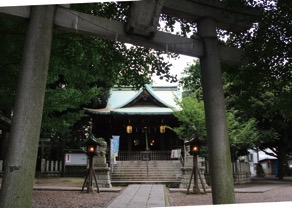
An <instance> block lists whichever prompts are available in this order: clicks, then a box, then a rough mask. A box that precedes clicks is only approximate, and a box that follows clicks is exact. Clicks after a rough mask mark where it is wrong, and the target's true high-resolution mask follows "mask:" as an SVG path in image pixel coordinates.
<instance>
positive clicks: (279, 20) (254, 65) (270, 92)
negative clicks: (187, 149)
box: [226, 0, 292, 179]
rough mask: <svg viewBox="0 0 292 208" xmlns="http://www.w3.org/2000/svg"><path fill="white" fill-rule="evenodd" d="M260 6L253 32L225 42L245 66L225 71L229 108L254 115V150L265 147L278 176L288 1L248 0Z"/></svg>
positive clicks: (286, 125) (286, 85) (286, 110)
mask: <svg viewBox="0 0 292 208" xmlns="http://www.w3.org/2000/svg"><path fill="white" fill-rule="evenodd" d="M249 3H250V4H254V5H256V6H259V7H260V8H261V13H260V15H259V17H258V23H257V24H255V27H254V29H253V30H252V31H249V32H247V33H242V34H231V36H230V40H229V43H230V44H232V45H236V46H238V47H241V48H242V49H244V50H245V56H246V58H247V59H248V60H249V64H248V65H246V66H244V67H241V68H238V67H237V68H236V67H230V66H229V67H228V68H227V70H226V74H228V75H227V76H226V78H227V79H228V82H229V83H230V84H229V90H230V91H229V92H230V93H232V94H233V95H234V96H233V99H232V100H229V101H230V103H229V105H232V106H236V108H237V109H240V111H242V112H245V116H246V117H250V116H252V117H255V118H256V120H257V123H258V129H259V130H260V135H261V140H260V141H259V143H258V145H259V147H260V148H261V149H262V150H264V149H265V148H270V149H272V150H273V151H274V154H273V156H276V157H277V158H278V160H279V163H278V164H279V167H278V170H279V178H280V179H282V178H283V176H284V164H285V158H287V155H288V153H289V152H290V151H291V142H290V139H289V138H290V137H291V136H292V135H291V130H290V129H291V110H292V109H291V96H289V95H291V83H292V82H291V81H292V79H291V78H292V76H291V75H292V73H291V57H292V50H291V48H292V47H291V43H292V36H291V24H292V16H291V14H292V13H291V11H292V10H291V8H292V7H291V1H288V0H281V1H267V0H266V1H249Z"/></svg>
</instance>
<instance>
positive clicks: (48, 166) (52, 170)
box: [41, 159, 63, 175]
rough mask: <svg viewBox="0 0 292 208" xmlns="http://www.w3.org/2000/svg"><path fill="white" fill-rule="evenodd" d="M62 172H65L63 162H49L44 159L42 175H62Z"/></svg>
mask: <svg viewBox="0 0 292 208" xmlns="http://www.w3.org/2000/svg"><path fill="white" fill-rule="evenodd" d="M62 170H63V163H62V161H49V160H45V159H42V162H41V174H48V175H54V174H56V175H59V174H61V173H62Z"/></svg>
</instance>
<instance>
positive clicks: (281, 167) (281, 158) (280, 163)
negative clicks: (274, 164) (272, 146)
mask: <svg viewBox="0 0 292 208" xmlns="http://www.w3.org/2000/svg"><path fill="white" fill-rule="evenodd" d="M285 155H286V149H285V146H284V145H283V144H282V142H280V145H279V149H278V178H279V180H283V179H284V175H285V165H284V164H285Z"/></svg>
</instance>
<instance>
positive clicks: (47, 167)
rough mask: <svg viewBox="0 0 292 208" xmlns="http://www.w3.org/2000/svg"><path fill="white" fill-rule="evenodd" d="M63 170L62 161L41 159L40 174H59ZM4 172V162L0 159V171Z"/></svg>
mask: <svg viewBox="0 0 292 208" xmlns="http://www.w3.org/2000/svg"><path fill="white" fill-rule="evenodd" d="M62 170H63V163H62V161H49V160H45V159H42V162H41V174H47V175H60V174H61V173H62ZM3 172H4V162H3V160H0V173H3Z"/></svg>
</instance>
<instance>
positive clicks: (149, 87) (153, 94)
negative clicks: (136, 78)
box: [145, 84, 173, 108]
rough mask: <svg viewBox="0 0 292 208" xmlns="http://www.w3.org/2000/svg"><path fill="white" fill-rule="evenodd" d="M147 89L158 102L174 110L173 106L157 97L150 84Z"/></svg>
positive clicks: (146, 86)
mask: <svg viewBox="0 0 292 208" xmlns="http://www.w3.org/2000/svg"><path fill="white" fill-rule="evenodd" d="M145 89H146V90H147V91H148V92H149V94H150V95H152V96H153V97H154V98H155V99H156V100H157V101H158V102H160V103H161V104H163V105H164V106H165V107H168V108H172V107H173V106H171V105H169V104H168V103H166V102H164V101H163V100H161V99H160V98H159V97H158V96H157V95H155V93H154V90H153V89H152V86H151V85H149V84H146V85H145Z"/></svg>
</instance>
